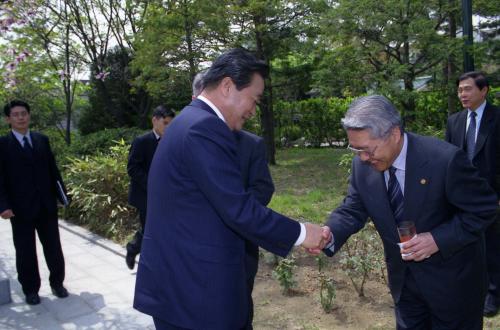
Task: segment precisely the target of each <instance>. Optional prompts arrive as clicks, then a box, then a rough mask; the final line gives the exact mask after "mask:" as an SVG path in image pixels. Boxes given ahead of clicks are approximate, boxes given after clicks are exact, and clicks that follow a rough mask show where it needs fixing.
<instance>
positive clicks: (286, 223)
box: [183, 117, 300, 256]
mask: <svg viewBox="0 0 500 330" xmlns="http://www.w3.org/2000/svg"><path fill="white" fill-rule="evenodd" d="M183 144H184V146H183V152H184V156H183V158H184V159H185V166H187V167H188V170H189V173H190V176H191V177H192V178H193V180H194V181H195V182H196V184H197V186H198V188H199V189H200V191H201V192H202V194H203V195H204V196H205V198H206V199H207V200H208V201H209V203H210V204H211V205H212V207H213V208H214V210H215V211H216V212H217V213H218V214H219V216H220V218H221V220H222V221H224V223H225V224H226V225H227V226H229V227H230V228H231V229H233V230H234V231H235V232H237V233H239V234H240V235H242V236H243V237H244V238H246V239H248V240H250V241H251V242H253V243H254V244H257V245H259V246H261V247H263V248H264V249H266V250H268V251H270V252H273V253H275V254H278V255H281V256H286V255H287V254H288V252H289V251H290V250H291V249H292V247H293V245H294V243H295V241H296V240H297V238H298V237H299V233H300V225H299V223H298V222H296V221H294V220H292V219H289V218H287V217H285V216H283V215H281V214H279V213H276V212H274V211H272V210H271V209H268V208H266V207H264V206H262V205H261V204H260V203H259V202H257V200H256V199H255V198H254V197H253V196H252V195H251V194H250V193H248V192H246V191H245V189H244V186H243V182H242V180H241V172H240V167H239V159H238V154H237V151H236V143H235V140H234V136H233V134H232V133H231V132H230V131H229V130H228V128H227V126H226V124H224V123H223V122H222V121H221V120H220V119H218V118H216V117H214V119H210V120H207V121H204V122H202V123H200V124H197V125H194V126H193V127H192V128H191V129H190V131H189V133H188V134H187V136H186V137H185V138H184V141H183Z"/></svg>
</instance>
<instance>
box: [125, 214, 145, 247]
mask: <svg viewBox="0 0 500 330" xmlns="http://www.w3.org/2000/svg"><path fill="white" fill-rule="evenodd" d="M138 211H139V221H140V222H141V228H139V229H137V231H136V232H135V234H134V238H132V240H131V241H130V242H128V243H127V252H128V253H130V254H134V255H137V254H139V253H141V247H142V236H143V235H144V228H145V227H146V210H139V209H138Z"/></svg>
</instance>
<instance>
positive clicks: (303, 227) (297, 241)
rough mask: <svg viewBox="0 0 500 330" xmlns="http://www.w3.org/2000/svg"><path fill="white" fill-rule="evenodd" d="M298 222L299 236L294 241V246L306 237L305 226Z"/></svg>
mask: <svg viewBox="0 0 500 330" xmlns="http://www.w3.org/2000/svg"><path fill="white" fill-rule="evenodd" d="M299 224H300V235H299V238H297V240H296V241H295V244H294V246H299V245H300V244H302V243H303V242H304V240H305V239H306V226H304V224H303V223H299Z"/></svg>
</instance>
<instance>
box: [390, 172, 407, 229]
mask: <svg viewBox="0 0 500 330" xmlns="http://www.w3.org/2000/svg"><path fill="white" fill-rule="evenodd" d="M387 195H388V196H389V203H390V204H391V209H392V213H393V214H394V219H396V224H398V223H400V222H401V221H403V204H404V197H403V193H402V191H401V186H400V185H399V182H398V179H397V178H396V168H395V167H393V166H391V167H389V182H388V183H387Z"/></svg>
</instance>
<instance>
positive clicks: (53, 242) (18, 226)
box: [10, 208, 64, 294]
mask: <svg viewBox="0 0 500 330" xmlns="http://www.w3.org/2000/svg"><path fill="white" fill-rule="evenodd" d="M10 223H11V225H12V236H13V239H14V247H15V249H16V267H17V274H18V280H19V282H20V283H21V286H22V288H23V292H24V294H30V293H38V290H40V272H39V270H38V259H37V253H36V238H35V231H36V233H37V234H38V238H39V239H40V242H41V243H42V247H43V254H44V256H45V261H46V262H47V267H48V268H49V271H50V276H49V283H50V286H51V287H58V286H61V285H62V284H63V281H64V256H63V252H62V248H61V240H60V238H59V227H58V223H57V213H53V214H49V213H48V212H47V211H46V210H45V209H43V208H42V209H41V210H40V211H39V212H38V215H37V216H36V217H35V218H33V219H22V218H18V217H13V218H11V220H10Z"/></svg>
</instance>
